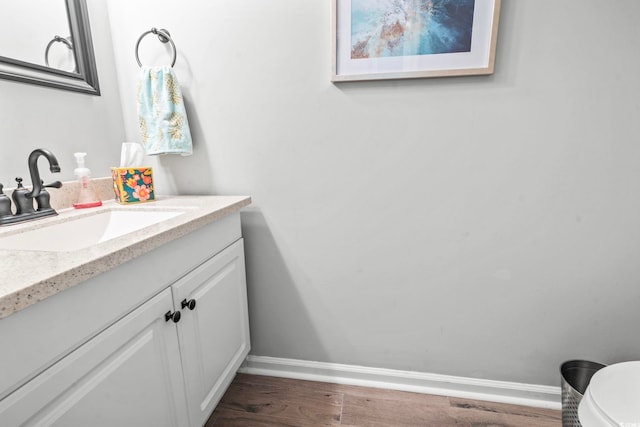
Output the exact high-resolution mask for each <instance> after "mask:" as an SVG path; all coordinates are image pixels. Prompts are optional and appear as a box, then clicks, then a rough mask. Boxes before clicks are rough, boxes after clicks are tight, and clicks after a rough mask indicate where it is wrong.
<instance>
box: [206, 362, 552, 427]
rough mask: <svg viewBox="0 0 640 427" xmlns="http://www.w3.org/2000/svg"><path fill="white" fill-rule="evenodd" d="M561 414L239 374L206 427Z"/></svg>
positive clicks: (472, 420) (517, 422)
mask: <svg viewBox="0 0 640 427" xmlns="http://www.w3.org/2000/svg"><path fill="white" fill-rule="evenodd" d="M561 425H562V416H561V413H560V411H554V410H550V409H537V408H529V407H525V406H514V405H506V404H502V403H491V402H480V401H474V400H463V399H457V398H452V397H443V396H430V395H425V394H417V393H407V392H402V391H393V390H380V389H375V388H366V387H355V386H348V385H339V384H329V383H320V382H312V381H300V380H289V379H284V378H275V377H264V376H257V375H246V374H238V375H237V376H236V378H235V379H234V381H233V383H231V386H230V387H229V389H228V390H227V392H226V393H225V395H224V396H223V397H222V400H221V401H220V403H219V404H218V407H217V408H216V410H215V411H214V413H213V414H212V415H211V417H210V418H209V420H208V421H207V423H206V425H205V427H223V426H231V427H234V426H251V427H275V426H278V427H307V426H313V427H316V426H317V427H321V426H345V427H355V426H372V427H381V426H393V427H405V426H438V427H440V426H442V427H448V426H456V427H560V426H561Z"/></svg>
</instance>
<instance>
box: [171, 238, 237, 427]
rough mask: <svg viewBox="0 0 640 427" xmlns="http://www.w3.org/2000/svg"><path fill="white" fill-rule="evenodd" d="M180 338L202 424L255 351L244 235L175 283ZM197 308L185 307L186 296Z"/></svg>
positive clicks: (197, 421)
mask: <svg viewBox="0 0 640 427" xmlns="http://www.w3.org/2000/svg"><path fill="white" fill-rule="evenodd" d="M172 289H173V293H174V304H175V305H176V309H180V310H182V320H181V321H180V323H179V324H178V338H179V341H180V351H181V354H182V362H183V371H184V374H185V382H186V384H187V403H188V406H189V414H190V418H191V420H192V421H193V425H194V426H202V425H203V424H204V423H205V421H206V420H207V418H208V417H209V415H210V414H211V413H212V412H213V410H214V409H215V407H216V405H217V404H218V402H219V400H220V398H221V397H222V395H223V394H224V392H225V390H226V389H227V387H228V386H229V383H230V382H231V381H232V380H233V377H234V375H235V373H236V371H237V370H238V368H239V367H240V365H241V364H242V362H243V361H244V358H245V357H246V356H247V354H248V353H249V318H248V314H247V291H246V280H245V267H244V247H243V242H242V239H241V240H239V241H237V242H236V243H234V244H233V245H231V246H230V247H228V248H227V249H225V250H224V251H222V252H221V253H219V254H218V255H216V256H215V257H213V258H211V259H210V260H209V261H207V262H205V263H204V264H203V265H201V266H200V267H198V268H197V269H195V270H194V271H192V272H191V273H190V274H189V275H187V276H185V277H184V278H182V279H181V280H179V281H178V282H176V283H175V284H174V285H173V286H172ZM192 300H193V301H195V307H194V309H193V310H190V309H189V308H188V307H185V308H181V307H182V305H183V303H182V302H183V301H185V302H186V303H190V302H191V301H192Z"/></svg>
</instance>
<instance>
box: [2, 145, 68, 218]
mask: <svg viewBox="0 0 640 427" xmlns="http://www.w3.org/2000/svg"><path fill="white" fill-rule="evenodd" d="M40 156H44V157H46V158H47V160H48V161H49V170H51V172H53V173H55V172H60V165H58V159H56V156H54V155H53V153H52V152H51V151H49V150H46V149H44V148H38V149H36V150H33V151H32V152H31V154H29V173H30V174H31V184H32V185H33V189H32V190H31V191H27V189H26V188H24V187H23V186H22V178H20V177H18V178H16V182H17V183H18V187H17V188H16V189H15V190H14V192H13V196H12V198H13V203H14V204H15V207H16V213H15V214H13V215H12V214H11V201H10V200H7V199H8V197H6V195H5V196H4V197H2V195H3V194H2V195H0V225H9V224H16V223H19V222H23V221H30V220H32V219H37V218H42V217H46V216H51V215H57V214H58V213H57V212H56V211H55V210H54V209H53V208H52V207H51V205H50V204H49V197H50V195H49V193H48V192H47V190H46V188H47V187H52V188H60V187H62V183H61V182H60V181H54V182H52V183H51V184H46V185H45V184H44V182H43V181H42V180H41V179H40V171H39V170H38V159H39V158H40ZM0 190H1V187H0ZM34 199H35V201H36V205H37V209H34V207H33V200H34ZM7 201H8V204H7Z"/></svg>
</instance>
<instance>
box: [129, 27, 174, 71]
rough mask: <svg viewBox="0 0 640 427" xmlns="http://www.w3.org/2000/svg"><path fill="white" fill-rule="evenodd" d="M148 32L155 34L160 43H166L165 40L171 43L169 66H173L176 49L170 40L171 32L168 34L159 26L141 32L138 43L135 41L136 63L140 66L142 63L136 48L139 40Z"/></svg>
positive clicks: (138, 45) (138, 46)
mask: <svg viewBox="0 0 640 427" xmlns="http://www.w3.org/2000/svg"><path fill="white" fill-rule="evenodd" d="M149 34H155V35H157V36H158V40H160V41H161V42H162V43H167V42H169V43H171V48H172V49H173V60H172V61H171V66H172V67H173V66H174V65H176V57H177V53H178V51H177V50H176V45H175V43H173V40H171V34H169V31H167V30H165V29H164V28H160V29H159V30H158V29H157V28H152V29H150V30H149V31H146V32H144V33H142V35H141V36H140V38H139V39H138V43H136V61H137V62H138V65H139V66H140V67H142V63H141V62H140V57H139V56H138V49H139V48H140V42H141V41H142V39H143V38H145V37H146V36H147V35H149Z"/></svg>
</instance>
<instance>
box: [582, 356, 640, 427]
mask: <svg viewBox="0 0 640 427" xmlns="http://www.w3.org/2000/svg"><path fill="white" fill-rule="evenodd" d="M578 417H579V418H580V423H581V424H582V426H583V427H612V426H616V427H640V362H624V363H616V364H614V365H609V366H607V367H606V368H602V369H600V370H599V371H598V372H596V373H595V374H594V375H593V377H592V378H591V382H590V383H589V386H588V387H587V390H586V391H585V393H584V397H583V398H582V400H581V401H580V405H579V407H578Z"/></svg>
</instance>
